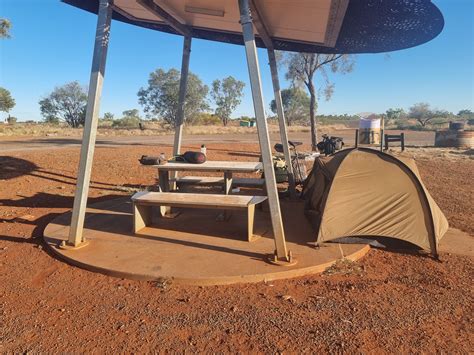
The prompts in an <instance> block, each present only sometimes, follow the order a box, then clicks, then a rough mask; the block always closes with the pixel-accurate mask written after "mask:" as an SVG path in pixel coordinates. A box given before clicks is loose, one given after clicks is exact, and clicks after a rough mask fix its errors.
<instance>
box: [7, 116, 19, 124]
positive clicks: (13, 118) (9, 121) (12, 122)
mask: <svg viewBox="0 0 474 355" xmlns="http://www.w3.org/2000/svg"><path fill="white" fill-rule="evenodd" d="M16 121H17V118H16V117H13V116H8V118H7V122H8V124H15V123H16Z"/></svg>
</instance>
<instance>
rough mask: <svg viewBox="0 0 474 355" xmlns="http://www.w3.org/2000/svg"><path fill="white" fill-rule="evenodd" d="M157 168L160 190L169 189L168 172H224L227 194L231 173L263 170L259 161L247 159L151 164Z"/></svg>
mask: <svg viewBox="0 0 474 355" xmlns="http://www.w3.org/2000/svg"><path fill="white" fill-rule="evenodd" d="M152 166H153V167H155V168H156V169H158V177H159V186H160V189H161V191H163V192H168V191H170V172H175V171H195V172H222V173H224V192H225V194H226V195H229V194H230V192H231V189H232V175H233V173H253V172H257V171H259V170H263V164H262V163H261V162H247V161H245V162H244V161H209V160H208V161H206V162H204V163H202V164H191V163H187V162H168V163H167V164H164V165H152Z"/></svg>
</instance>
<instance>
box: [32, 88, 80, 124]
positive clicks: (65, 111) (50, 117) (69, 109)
mask: <svg viewBox="0 0 474 355" xmlns="http://www.w3.org/2000/svg"><path fill="white" fill-rule="evenodd" d="M39 105H40V110H41V115H42V116H43V117H44V119H45V121H46V122H51V123H54V122H59V121H64V122H66V123H67V124H68V125H70V126H71V127H73V128H78V127H79V126H81V125H84V122H85V118H86V106H87V93H86V90H85V88H83V87H82V86H81V85H80V84H79V83H78V82H77V81H73V82H70V83H67V84H65V85H63V86H59V87H56V88H55V89H54V90H53V92H51V94H49V95H48V96H47V97H45V98H43V99H41V100H40V101H39Z"/></svg>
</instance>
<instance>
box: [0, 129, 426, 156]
mask: <svg viewBox="0 0 474 355" xmlns="http://www.w3.org/2000/svg"><path fill="white" fill-rule="evenodd" d="M399 132H400V131H387V133H389V134H397V133H399ZM324 133H327V134H330V135H334V136H338V137H342V138H344V142H345V143H346V144H347V145H353V144H354V130H350V129H347V130H337V131H325V130H324V129H322V130H321V134H324ZM405 135H406V142H407V143H406V144H407V145H408V146H410V145H411V146H432V145H433V144H434V132H417V131H410V132H405ZM270 138H271V140H272V142H273V143H276V142H279V141H280V138H279V135H278V134H274V133H273V134H271V135H270ZM289 138H290V140H296V141H301V142H303V143H305V144H309V143H310V142H311V140H310V136H309V133H308V132H298V133H291V134H290V135H289ZM219 142H228V143H239V142H241V143H255V142H258V137H257V135H256V134H223V135H188V136H184V138H183V143H184V144H203V143H204V144H205V143H219ZM80 144H81V139H80V138H75V137H60V136H54V137H39V138H38V137H36V138H25V137H16V138H15V137H0V153H6V152H17V151H26V150H38V149H57V148H66V147H75V146H78V145H80ZM171 144H173V135H171V134H169V135H160V136H145V135H143V136H125V137H120V136H117V137H114V136H110V137H105V136H99V137H98V138H97V146H103V147H115V146H127V145H128V146H139V145H155V146H169V145H171Z"/></svg>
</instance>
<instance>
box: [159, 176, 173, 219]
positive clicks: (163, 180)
mask: <svg viewBox="0 0 474 355" xmlns="http://www.w3.org/2000/svg"><path fill="white" fill-rule="evenodd" d="M158 178H159V184H160V191H161V192H169V191H170V174H169V171H164V170H158ZM170 213H171V207H169V206H160V215H161V217H165V215H167V214H170Z"/></svg>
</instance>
